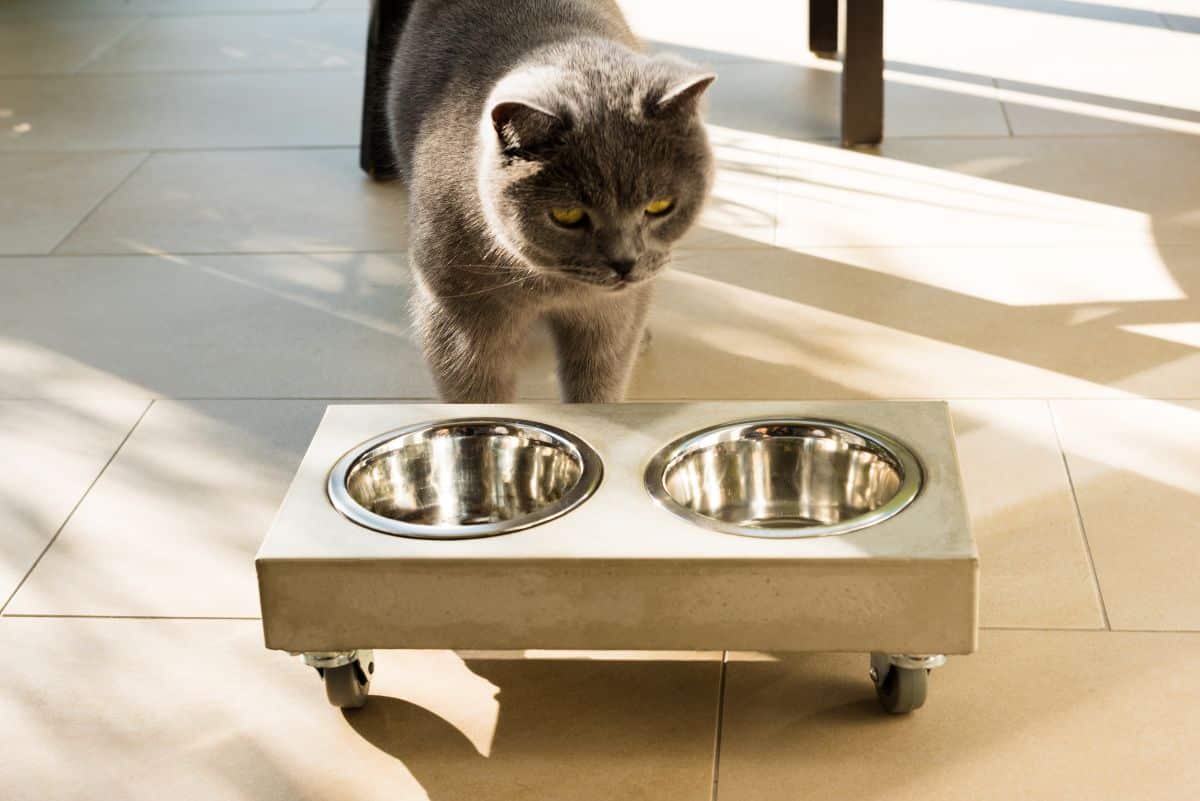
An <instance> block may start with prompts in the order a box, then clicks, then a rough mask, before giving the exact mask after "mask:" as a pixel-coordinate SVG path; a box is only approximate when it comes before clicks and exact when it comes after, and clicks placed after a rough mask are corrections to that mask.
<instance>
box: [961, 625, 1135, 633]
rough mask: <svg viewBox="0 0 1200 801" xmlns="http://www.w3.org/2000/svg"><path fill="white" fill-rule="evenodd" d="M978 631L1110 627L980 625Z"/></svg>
mask: <svg viewBox="0 0 1200 801" xmlns="http://www.w3.org/2000/svg"><path fill="white" fill-rule="evenodd" d="M979 630H980V631H1053V632H1064V631H1082V632H1089V631H1090V632H1092V633H1093V634H1094V633H1096V632H1108V631H1111V629H1106V628H1104V627H1103V626H1101V627H1099V628H1093V627H1088V628H1080V627H1078V626H980V627H979Z"/></svg>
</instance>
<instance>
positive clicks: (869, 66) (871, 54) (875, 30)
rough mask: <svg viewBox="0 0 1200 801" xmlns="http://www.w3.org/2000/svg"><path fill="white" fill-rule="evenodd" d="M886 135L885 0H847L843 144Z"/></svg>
mask: <svg viewBox="0 0 1200 801" xmlns="http://www.w3.org/2000/svg"><path fill="white" fill-rule="evenodd" d="M881 139H883V0H846V55H845V58H844V60H843V65H842V146H843V147H851V146H853V145H873V144H878V143H879V141H880V140H881Z"/></svg>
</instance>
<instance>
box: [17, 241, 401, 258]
mask: <svg viewBox="0 0 1200 801" xmlns="http://www.w3.org/2000/svg"><path fill="white" fill-rule="evenodd" d="M59 244H60V245H61V244H62V243H59ZM56 247H57V246H56ZM407 252H408V251H407V250H403V249H401V250H395V249H392V250H251V251H246V250H162V251H154V252H152V253H151V252H147V251H144V250H138V251H128V252H120V251H86V252H85V251H80V252H75V251H71V252H65V253H36V254H31V255H34V256H40V257H50V256H53V257H57V258H67V257H71V258H89V259H91V258H97V257H99V258H151V259H158V258H165V257H169V256H347V255H355V254H362V255H368V256H372V255H379V254H390V253H394V254H397V255H400V254H403V253H407ZM0 258H3V257H0ZM12 258H28V256H24V257H22V256H13V257H12Z"/></svg>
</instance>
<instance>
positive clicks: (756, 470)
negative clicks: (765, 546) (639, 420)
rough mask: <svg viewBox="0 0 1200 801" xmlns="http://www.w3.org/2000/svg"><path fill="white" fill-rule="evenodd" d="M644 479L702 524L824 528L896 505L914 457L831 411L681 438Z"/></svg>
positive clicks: (813, 533)
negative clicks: (831, 416) (821, 416)
mask: <svg viewBox="0 0 1200 801" xmlns="http://www.w3.org/2000/svg"><path fill="white" fill-rule="evenodd" d="M645 481H646V488H647V489H648V490H649V491H650V494H651V495H653V496H654V498H655V499H656V500H657V501H658V502H659V503H660V504H662V505H663V506H664V507H666V508H667V509H669V510H671V511H672V512H674V513H675V514H677V515H679V516H680V517H683V518H686V519H687V520H690V521H691V522H693V523H696V524H697V525H700V526H705V527H707V528H710V529H715V530H717V531H722V532H726V533H729V534H740V535H743V536H748V537H771V538H790V537H825V536H829V535H832V534H845V533H846V532H848V531H855V530H857V529H862V528H866V527H867V526H871V525H874V524H876V523H879V522H880V521H883V520H886V519H887V518H889V517H891V516H893V515H895V514H897V513H899V512H900V511H901V510H902V509H904V507H906V506H908V504H910V503H911V502H912V500H913V499H914V498H916V497H917V493H918V492H919V491H920V489H921V482H922V472H921V465H920V463H919V462H918V461H917V458H916V457H915V456H914V455H913V454H912V452H911V451H910V450H909V449H908V448H906V447H904V446H903V445H902V444H900V443H899V442H897V441H896V440H894V439H892V438H891V437H889V436H887V435H886V434H882V433H880V432H878V431H874V430H872V429H869V428H865V427H863V426H859V425H851V424H849V423H841V422H835V421H832V420H808V419H794V418H793V419H789V418H772V419H762V420H744V421H740V422H735V423H727V424H724V425H719V426H714V427H712V428H707V429H704V430H702V431H697V432H694V433H692V434H688V435H686V436H684V437H681V438H679V439H678V440H676V441H675V442H672V443H671V444H670V445H668V446H666V447H665V448H663V449H662V450H661V451H659V452H658V454H656V455H655V457H654V458H653V459H652V460H651V462H650V465H649V466H648V467H647V468H646V475H645Z"/></svg>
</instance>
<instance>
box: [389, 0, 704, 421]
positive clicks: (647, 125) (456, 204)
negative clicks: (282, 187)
mask: <svg viewBox="0 0 1200 801" xmlns="http://www.w3.org/2000/svg"><path fill="white" fill-rule="evenodd" d="M711 79H712V76H711V75H706V74H705V73H703V72H701V71H699V70H698V69H697V68H695V67H693V66H691V65H689V64H686V63H685V62H682V61H678V60H675V59H671V58H667V57H650V56H647V55H645V54H643V53H642V52H641V45H640V44H639V42H638V41H637V39H636V38H635V37H634V36H633V34H632V33H631V32H630V30H629V28H628V26H627V25H626V23H625V21H624V19H623V18H622V17H621V13H620V11H619V10H618V9H617V7H616V5H615V3H613V2H612V0H590V1H589V0H511V1H510V2H505V3H497V2H495V0H416V1H415V2H414V3H412V6H411V9H410V12H409V16H408V19H407V20H406V21H405V23H404V27H403V31H402V33H401V34H400V38H399V41H398V43H397V46H396V51H395V58H394V61H393V64H392V66H391V74H390V78H389V94H388V101H387V116H388V124H389V134H390V136H391V141H392V146H393V151H394V156H395V159H396V166H397V168H398V171H399V173H400V176H401V177H402V178H403V179H404V180H405V181H406V182H407V184H408V188H409V195H410V206H411V221H410V229H409V230H410V236H411V248H410V254H411V260H412V264H413V269H414V274H415V277H416V285H417V288H416V292H415V293H414V300H413V314H414V318H415V321H416V327H417V331H418V333H419V335H420V337H421V340H422V344H423V347H424V350H425V356H426V359H427V360H428V362H429V365H430V368H431V369H432V371H433V374H434V377H435V379H436V381H437V385H438V390H439V393H440V394H441V396H442V398H443V399H444V400H447V401H454V402H467V401H470V402H496V401H508V400H512V399H513V398H514V397H515V394H516V386H515V385H516V372H517V363H518V360H519V357H520V354H521V352H522V350H523V345H524V342H525V338H526V335H527V333H528V331H529V330H530V328H531V327H532V326H533V325H534V324H535V323H536V322H537V321H538V320H539V319H546V320H547V321H548V323H549V325H550V329H551V331H552V332H553V335H554V339H555V344H556V348H557V350H558V361H559V381H560V384H561V386H562V393H563V397H564V399H565V400H567V401H573V402H605V401H617V400H620V399H621V398H622V397H623V396H624V392H625V386H626V383H627V381H628V379H629V374H630V371H631V368H632V366H633V361H634V359H635V357H636V355H637V351H638V348H639V346H640V344H641V342H642V337H643V331H644V327H645V319H646V311H647V307H648V305H649V302H650V291H651V284H652V281H651V279H652V278H653V277H654V276H656V275H657V274H658V273H659V272H660V271H661V270H662V269H663V268H664V267H665V266H666V263H667V261H668V259H669V257H670V248H671V246H672V244H673V243H674V242H675V241H677V240H678V239H679V238H680V237H681V236H682V235H683V234H684V232H685V231H686V230H687V229H688V228H689V227H690V226H691V224H692V223H693V222H694V220H695V218H696V216H697V215H698V213H699V211H700V208H701V206H702V204H703V202H704V199H705V197H706V196H707V194H708V190H709V188H710V185H711V181H712V177H711V175H712V155H711V151H710V148H709V145H708V140H707V137H706V135H705V133H704V128H703V125H702V124H701V122H700V119H699V116H698V113H697V108H696V107H697V103H698V98H699V95H700V94H701V93H702V92H703V90H704V88H705V87H706V86H707V85H708V83H709V82H710V81H711ZM664 196H670V197H673V198H675V206H674V208H673V210H672V211H671V212H670V213H669V214H667V215H664V216H663V217H662V218H661V219H660V218H653V217H650V216H648V215H647V214H646V213H645V211H644V207H645V205H646V203H648V202H649V201H651V200H654V199H657V198H660V197H664ZM552 206H557V207H570V206H583V207H584V208H585V209H587V211H588V214H589V219H590V223H589V225H587V226H586V227H584V228H580V229H567V228H564V227H562V226H560V225H558V224H557V223H555V222H553V221H552V220H551V218H550V214H549V210H550V208H551V207H552ZM622 274H624V275H622Z"/></svg>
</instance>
